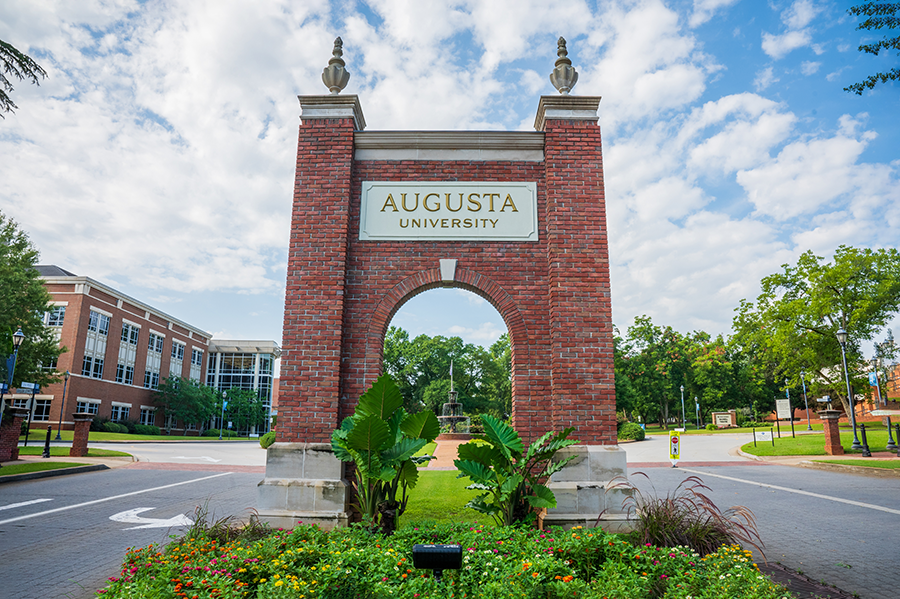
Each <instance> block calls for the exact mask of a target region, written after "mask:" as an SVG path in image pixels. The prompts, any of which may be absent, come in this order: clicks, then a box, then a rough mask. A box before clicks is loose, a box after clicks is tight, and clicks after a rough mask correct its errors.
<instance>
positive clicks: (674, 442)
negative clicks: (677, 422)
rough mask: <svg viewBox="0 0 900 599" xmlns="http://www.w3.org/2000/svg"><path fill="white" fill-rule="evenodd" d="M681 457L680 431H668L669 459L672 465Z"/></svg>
mask: <svg viewBox="0 0 900 599" xmlns="http://www.w3.org/2000/svg"><path fill="white" fill-rule="evenodd" d="M680 458H681V433H679V432H677V431H669V460H671V461H672V465H673V466H674V465H675V464H676V463H678V460H679V459H680Z"/></svg>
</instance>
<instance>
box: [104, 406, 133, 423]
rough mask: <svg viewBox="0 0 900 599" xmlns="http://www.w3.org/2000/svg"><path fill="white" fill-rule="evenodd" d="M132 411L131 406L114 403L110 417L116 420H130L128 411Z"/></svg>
mask: <svg viewBox="0 0 900 599" xmlns="http://www.w3.org/2000/svg"><path fill="white" fill-rule="evenodd" d="M130 411H131V406H129V405H124V404H113V406H112V410H111V411H110V413H109V419H110V420H115V421H122V420H128V413H129V412H130Z"/></svg>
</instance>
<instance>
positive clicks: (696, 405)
mask: <svg viewBox="0 0 900 599" xmlns="http://www.w3.org/2000/svg"><path fill="white" fill-rule="evenodd" d="M694 406H695V407H696V409H697V430H698V431H699V430H700V400H699V399H697V396H696V395H695V396H694Z"/></svg>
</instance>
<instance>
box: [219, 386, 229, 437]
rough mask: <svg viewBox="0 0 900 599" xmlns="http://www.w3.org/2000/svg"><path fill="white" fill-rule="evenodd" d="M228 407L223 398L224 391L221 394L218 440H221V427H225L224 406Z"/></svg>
mask: <svg viewBox="0 0 900 599" xmlns="http://www.w3.org/2000/svg"><path fill="white" fill-rule="evenodd" d="M226 407H228V402H227V401H226V400H225V395H224V393H223V394H222V416H221V422H219V441H221V440H222V429H223V428H225V408H226Z"/></svg>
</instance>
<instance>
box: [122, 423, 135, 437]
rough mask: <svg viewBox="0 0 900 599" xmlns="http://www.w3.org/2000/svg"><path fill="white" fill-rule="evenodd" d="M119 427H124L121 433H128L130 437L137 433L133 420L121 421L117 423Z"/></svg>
mask: <svg viewBox="0 0 900 599" xmlns="http://www.w3.org/2000/svg"><path fill="white" fill-rule="evenodd" d="M119 425H120V426H123V427H125V430H124V431H122V432H123V433H130V434H132V435H134V434H136V433H137V425H138V423H137V422H135V421H134V420H121V421H119Z"/></svg>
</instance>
